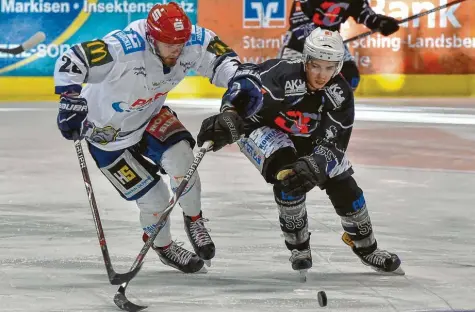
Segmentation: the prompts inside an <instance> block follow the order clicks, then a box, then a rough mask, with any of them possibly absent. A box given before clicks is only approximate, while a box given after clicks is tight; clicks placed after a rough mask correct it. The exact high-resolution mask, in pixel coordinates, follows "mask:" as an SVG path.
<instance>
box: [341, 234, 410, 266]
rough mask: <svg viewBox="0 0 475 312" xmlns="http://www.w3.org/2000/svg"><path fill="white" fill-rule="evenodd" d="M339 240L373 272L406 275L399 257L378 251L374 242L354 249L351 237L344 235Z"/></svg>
mask: <svg viewBox="0 0 475 312" xmlns="http://www.w3.org/2000/svg"><path fill="white" fill-rule="evenodd" d="M341 238H342V240H343V242H345V244H347V245H348V246H350V247H351V249H352V250H353V252H354V253H355V254H356V255H357V256H358V257H359V258H360V259H361V262H363V264H365V265H367V266H369V267H371V268H372V269H373V270H375V271H377V272H384V273H390V274H395V275H404V274H406V273H405V272H404V270H403V269H402V268H401V260H400V259H399V257H398V256H397V255H396V254H394V253H391V252H388V251H386V250H382V249H379V248H378V246H377V243H376V242H375V243H374V244H373V245H371V246H369V247H365V248H356V247H355V245H354V243H353V241H352V240H351V237H350V236H349V235H348V234H347V233H344V234H343V236H342V237H341Z"/></svg>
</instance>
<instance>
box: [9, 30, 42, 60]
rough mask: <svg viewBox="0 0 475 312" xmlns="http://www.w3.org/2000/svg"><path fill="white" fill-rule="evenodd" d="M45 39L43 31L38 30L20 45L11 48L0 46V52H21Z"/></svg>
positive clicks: (14, 53)
mask: <svg viewBox="0 0 475 312" xmlns="http://www.w3.org/2000/svg"><path fill="white" fill-rule="evenodd" d="M45 39H46V35H45V33H44V32H42V31H39V32H37V33H36V34H34V35H33V36H31V37H30V38H29V39H28V40H26V41H25V42H23V43H22V44H21V45H20V46H18V47H16V48H13V49H2V48H0V53H7V54H13V55H16V54H21V53H23V52H25V51H28V50H29V49H31V48H33V47H34V46H36V45H37V44H40V43H41V42H43V41H44V40H45Z"/></svg>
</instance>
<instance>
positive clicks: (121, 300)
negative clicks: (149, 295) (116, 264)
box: [114, 286, 148, 312]
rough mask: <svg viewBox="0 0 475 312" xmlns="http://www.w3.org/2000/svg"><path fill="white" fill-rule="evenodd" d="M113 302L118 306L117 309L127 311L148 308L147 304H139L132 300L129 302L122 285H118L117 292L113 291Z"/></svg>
mask: <svg viewBox="0 0 475 312" xmlns="http://www.w3.org/2000/svg"><path fill="white" fill-rule="evenodd" d="M114 303H115V304H116V306H118V307H119V309H121V310H125V311H129V312H137V311H142V310H145V309H146V308H148V306H141V305H137V304H135V303H133V302H130V301H129V299H127V297H126V296H125V287H124V286H120V287H119V289H118V290H117V292H116V293H115V295H114Z"/></svg>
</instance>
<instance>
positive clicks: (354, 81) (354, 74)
mask: <svg viewBox="0 0 475 312" xmlns="http://www.w3.org/2000/svg"><path fill="white" fill-rule="evenodd" d="M341 74H342V75H343V77H344V78H345V79H346V81H347V82H348V83H349V84H350V86H351V88H352V89H353V90H356V88H357V87H358V85H359V83H360V71H359V70H358V67H357V66H356V63H355V62H354V61H346V62H344V63H343V68H342V69H341Z"/></svg>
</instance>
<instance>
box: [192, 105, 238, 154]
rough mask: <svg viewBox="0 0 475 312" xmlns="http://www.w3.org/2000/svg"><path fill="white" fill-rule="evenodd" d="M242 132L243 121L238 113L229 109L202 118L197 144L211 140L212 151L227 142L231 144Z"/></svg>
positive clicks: (200, 144)
mask: <svg viewBox="0 0 475 312" xmlns="http://www.w3.org/2000/svg"><path fill="white" fill-rule="evenodd" d="M242 134H244V122H243V120H242V118H241V117H239V115H238V114H237V113H236V112H234V111H231V110H227V111H224V112H222V113H219V114H217V115H214V116H211V117H208V118H206V119H205V120H203V122H202V124H201V129H200V132H199V133H198V137H197V141H198V146H199V147H201V146H202V145H203V143H204V142H206V141H213V142H214V144H213V151H214V152H216V151H217V150H220V149H221V148H223V147H224V146H225V145H227V144H233V143H234V142H236V141H237V140H239V139H240V138H241V135H242Z"/></svg>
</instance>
